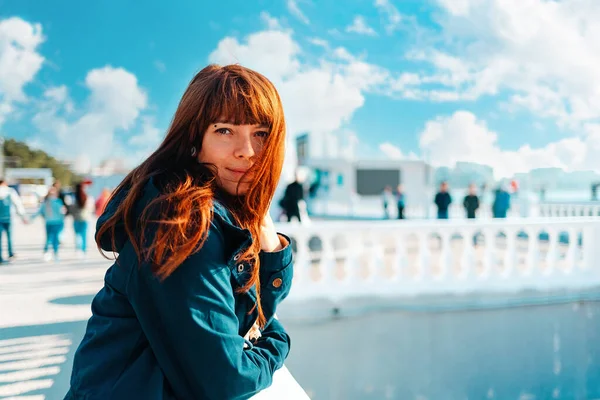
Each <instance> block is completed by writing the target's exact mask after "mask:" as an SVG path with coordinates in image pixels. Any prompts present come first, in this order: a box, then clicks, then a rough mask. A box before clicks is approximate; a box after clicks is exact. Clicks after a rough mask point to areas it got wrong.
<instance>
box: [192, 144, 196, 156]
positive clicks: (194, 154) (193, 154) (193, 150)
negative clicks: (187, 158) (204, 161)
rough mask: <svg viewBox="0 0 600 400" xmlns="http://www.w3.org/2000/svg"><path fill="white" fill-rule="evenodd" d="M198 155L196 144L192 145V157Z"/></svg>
mask: <svg viewBox="0 0 600 400" xmlns="http://www.w3.org/2000/svg"><path fill="white" fill-rule="evenodd" d="M195 156H196V146H194V147H192V157H195Z"/></svg>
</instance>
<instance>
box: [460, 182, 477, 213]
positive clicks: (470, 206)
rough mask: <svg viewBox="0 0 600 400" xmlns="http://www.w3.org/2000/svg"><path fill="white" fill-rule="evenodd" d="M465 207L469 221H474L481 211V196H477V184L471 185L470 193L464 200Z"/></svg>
mask: <svg viewBox="0 0 600 400" xmlns="http://www.w3.org/2000/svg"><path fill="white" fill-rule="evenodd" d="M463 207H464V208H465V211H466V213H467V218H468V219H474V218H475V217H476V214H477V210H478V209H479V196H477V186H475V184H470V185H469V193H468V194H467V195H466V196H465V198H464V200H463Z"/></svg>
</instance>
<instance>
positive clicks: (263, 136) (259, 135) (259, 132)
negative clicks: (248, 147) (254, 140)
mask: <svg viewBox="0 0 600 400" xmlns="http://www.w3.org/2000/svg"><path fill="white" fill-rule="evenodd" d="M255 135H256V136H258V137H260V138H266V137H267V136H269V132H266V131H258V132H256V133H255Z"/></svg>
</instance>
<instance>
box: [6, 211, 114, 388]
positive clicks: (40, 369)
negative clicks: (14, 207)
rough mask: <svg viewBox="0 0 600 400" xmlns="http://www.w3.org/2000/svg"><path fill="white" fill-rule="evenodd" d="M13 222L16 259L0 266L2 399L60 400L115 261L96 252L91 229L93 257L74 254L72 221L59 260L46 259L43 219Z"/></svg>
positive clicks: (90, 244)
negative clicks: (94, 299) (94, 305)
mask: <svg viewBox="0 0 600 400" xmlns="http://www.w3.org/2000/svg"><path fill="white" fill-rule="evenodd" d="M14 225H15V226H14V227H13V245H14V247H15V253H16V254H17V259H16V260H15V261H13V262H11V263H9V264H2V265H0V305H1V306H0V399H27V400H42V399H52V400H54V399H62V397H63V396H64V395H65V393H66V390H67V389H68V382H69V375H70V365H71V363H72V358H73V354H74V352H75V350H76V347H77V345H78V344H79V342H80V340H81V337H82V336H83V333H84V331H85V323H86V320H87V319H88V318H89V316H90V315H91V313H90V306H89V304H90V301H91V299H92V297H93V295H94V294H95V293H96V292H97V291H98V290H99V288H100V287H101V285H102V280H103V277H104V272H105V271H106V269H107V268H108V266H110V265H111V261H109V260H105V259H103V258H102V257H101V256H100V254H98V252H97V251H96V248H95V244H94V242H93V232H92V230H93V229H92V228H93V227H90V229H89V230H90V232H89V240H88V246H89V247H90V249H89V250H88V252H89V253H90V257H89V259H87V260H79V259H78V258H77V257H76V253H75V249H74V239H73V228H72V223H71V221H70V220H68V221H67V224H66V227H65V231H64V238H63V245H62V248H61V251H60V259H61V260H60V262H54V261H51V262H44V261H43V259H42V249H43V243H44V240H45V231H44V227H43V222H42V221H41V220H37V221H34V223H32V224H31V225H27V226H25V225H23V224H21V223H19V222H17V221H15V224H14ZM4 246H6V243H4ZM5 252H6V250H5V249H4V254H6V253H5Z"/></svg>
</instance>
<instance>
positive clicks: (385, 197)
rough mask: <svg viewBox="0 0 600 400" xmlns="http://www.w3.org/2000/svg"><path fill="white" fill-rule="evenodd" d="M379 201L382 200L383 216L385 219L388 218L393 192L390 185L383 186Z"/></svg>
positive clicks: (392, 201)
mask: <svg viewBox="0 0 600 400" xmlns="http://www.w3.org/2000/svg"><path fill="white" fill-rule="evenodd" d="M381 201H382V202H383V217H384V218H385V219H389V218H390V207H392V204H393V203H394V193H393V192H392V187H391V186H389V185H388V186H386V187H384V188H383V193H381Z"/></svg>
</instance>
